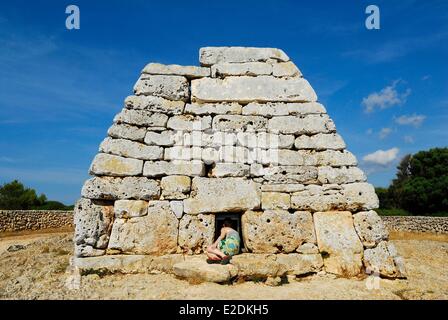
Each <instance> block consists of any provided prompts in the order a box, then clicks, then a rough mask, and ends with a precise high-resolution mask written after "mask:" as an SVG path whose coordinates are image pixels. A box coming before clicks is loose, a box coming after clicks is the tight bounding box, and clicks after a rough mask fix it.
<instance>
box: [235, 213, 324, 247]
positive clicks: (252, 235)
mask: <svg viewBox="0 0 448 320" xmlns="http://www.w3.org/2000/svg"><path fill="white" fill-rule="evenodd" d="M241 223H242V230H243V239H244V244H245V246H246V248H247V249H248V250H250V251H251V252H254V253H280V252H284V253H290V252H294V251H295V250H296V249H297V248H298V247H299V246H300V245H301V244H302V243H304V242H312V243H313V242H314V243H315V242H316V237H315V234H314V227H313V218H312V216H311V213H309V212H306V211H296V212H294V213H290V212H288V211H286V210H265V211H264V212H263V211H246V212H245V213H244V214H243V216H242V217H241Z"/></svg>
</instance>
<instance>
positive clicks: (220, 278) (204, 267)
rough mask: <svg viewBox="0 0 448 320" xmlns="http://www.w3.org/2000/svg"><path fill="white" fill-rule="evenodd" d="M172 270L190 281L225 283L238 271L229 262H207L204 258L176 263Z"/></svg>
mask: <svg viewBox="0 0 448 320" xmlns="http://www.w3.org/2000/svg"><path fill="white" fill-rule="evenodd" d="M173 272H174V274H175V275H176V276H178V277H180V278H184V279H188V280H190V281H199V282H215V283H225V282H229V281H230V280H231V279H232V278H233V277H235V276H236V274H237V272H238V271H237V269H236V267H235V266H233V265H231V264H228V265H220V264H208V263H207V262H206V261H205V259H204V258H194V259H190V260H187V261H183V262H179V263H176V264H175V265H174V266H173Z"/></svg>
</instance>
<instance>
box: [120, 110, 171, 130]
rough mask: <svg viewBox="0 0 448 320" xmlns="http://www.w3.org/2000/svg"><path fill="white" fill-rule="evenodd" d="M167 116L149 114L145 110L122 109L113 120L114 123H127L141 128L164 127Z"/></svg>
mask: <svg viewBox="0 0 448 320" xmlns="http://www.w3.org/2000/svg"><path fill="white" fill-rule="evenodd" d="M167 121H168V116H167V115H166V114H163V113H150V112H148V111H145V110H132V109H123V110H121V112H120V113H119V114H117V115H116V116H115V118H114V122H117V123H127V124H131V125H137V126H142V127H166V123H167Z"/></svg>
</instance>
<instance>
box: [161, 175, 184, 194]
mask: <svg viewBox="0 0 448 320" xmlns="http://www.w3.org/2000/svg"><path fill="white" fill-rule="evenodd" d="M160 186H161V187H162V197H163V198H164V199H185V198H188V193H189V192H190V188H191V178H190V177H188V176H168V177H163V178H162V180H161V183H160Z"/></svg>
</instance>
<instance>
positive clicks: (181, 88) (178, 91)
mask: <svg viewBox="0 0 448 320" xmlns="http://www.w3.org/2000/svg"><path fill="white" fill-rule="evenodd" d="M134 93H135V94H136V95H145V96H156V97H162V98H165V99H169V100H181V101H187V100H188V99H189V96H190V90H189V84H188V80H187V78H185V77H182V76H167V75H148V74H142V75H141V76H140V78H139V79H138V80H137V82H136V84H135V86H134Z"/></svg>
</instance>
